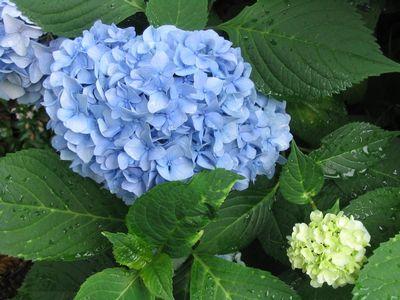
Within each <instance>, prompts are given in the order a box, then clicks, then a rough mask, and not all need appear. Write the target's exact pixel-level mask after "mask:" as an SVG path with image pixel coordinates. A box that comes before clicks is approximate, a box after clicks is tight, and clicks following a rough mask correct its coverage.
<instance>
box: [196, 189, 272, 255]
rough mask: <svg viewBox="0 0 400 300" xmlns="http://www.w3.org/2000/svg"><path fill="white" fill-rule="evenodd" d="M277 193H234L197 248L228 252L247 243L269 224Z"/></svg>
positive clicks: (209, 251)
mask: <svg viewBox="0 0 400 300" xmlns="http://www.w3.org/2000/svg"><path fill="white" fill-rule="evenodd" d="M275 192H276V188H272V189H270V190H267V189H266V190H264V191H261V190H258V189H256V188H250V189H247V190H245V191H240V192H237V191H234V192H232V193H231V194H230V195H229V196H228V198H227V199H226V200H225V202H224V204H223V205H222V206H221V208H220V209H219V210H218V214H217V217H216V218H215V220H213V221H212V222H211V223H210V224H208V225H207V226H206V227H205V229H204V235H203V237H202V238H201V240H200V244H199V246H198V247H197V248H196V251H197V252H199V253H209V254H226V253H231V252H233V251H235V250H238V249H241V248H243V247H245V246H247V245H248V244H249V243H250V242H251V241H253V240H254V239H255V238H256V237H257V235H258V234H259V233H260V231H261V229H263V228H264V227H265V225H266V224H267V222H268V218H269V216H270V211H271V207H272V203H273V202H274V200H275Z"/></svg>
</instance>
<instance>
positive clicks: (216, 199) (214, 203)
mask: <svg viewBox="0 0 400 300" xmlns="http://www.w3.org/2000/svg"><path fill="white" fill-rule="evenodd" d="M238 179H240V177H239V176H238V175H236V174H234V173H231V172H228V171H225V170H222V169H217V170H215V171H211V172H202V173H200V174H199V175H197V176H195V177H194V179H193V181H192V182H190V183H189V184H184V183H180V182H171V183H164V184H160V185H158V186H156V187H154V188H153V189H151V190H150V191H149V192H147V193H146V194H144V195H143V196H141V197H140V198H138V199H137V200H136V201H135V203H134V205H133V206H132V207H131V208H130V209H129V213H128V215H127V221H126V223H127V225H128V229H129V232H132V233H134V234H137V235H139V236H140V237H142V238H143V239H144V240H146V241H147V242H149V243H150V244H152V245H153V246H156V247H159V248H161V249H162V250H163V251H164V252H165V253H168V254H170V255H171V256H172V257H182V256H185V255H187V254H189V253H190V251H191V248H192V246H193V245H194V244H195V243H196V242H197V241H198V240H199V238H200V237H201V235H202V232H201V229H203V228H204V226H206V225H207V224H208V223H209V222H210V221H211V218H212V217H213V214H214V213H215V209H216V208H218V207H219V206H220V205H221V204H222V202H223V200H225V198H226V196H227V195H228V193H229V191H230V190H231V188H232V186H233V185H234V183H235V182H236V181H237V180H238Z"/></svg>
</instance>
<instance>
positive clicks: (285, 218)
mask: <svg viewBox="0 0 400 300" xmlns="http://www.w3.org/2000/svg"><path fill="white" fill-rule="evenodd" d="M310 212H311V206H308V205H307V206H302V205H297V204H292V203H290V202H287V201H286V200H285V199H283V197H282V196H281V195H279V194H278V195H277V201H276V202H275V203H274V205H273V207H272V214H271V215H270V216H269V218H268V222H267V223H266V225H265V226H264V228H263V229H262V231H261V233H260V234H259V235H258V240H259V241H260V243H261V245H262V247H263V249H264V251H265V253H267V254H268V255H270V256H272V257H274V258H275V259H277V260H278V261H279V262H281V263H283V264H285V265H290V263H289V259H288V257H287V254H286V250H287V248H288V247H289V244H288V240H287V238H286V237H287V236H288V235H291V233H292V230H293V226H294V224H296V223H302V222H306V221H307V219H308V218H309V215H310Z"/></svg>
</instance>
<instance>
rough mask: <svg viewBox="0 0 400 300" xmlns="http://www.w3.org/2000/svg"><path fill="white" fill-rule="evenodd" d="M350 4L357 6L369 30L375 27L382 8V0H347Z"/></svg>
mask: <svg viewBox="0 0 400 300" xmlns="http://www.w3.org/2000/svg"><path fill="white" fill-rule="evenodd" d="M347 2H349V3H350V4H351V5H353V6H354V7H355V8H357V12H358V13H359V14H361V16H362V19H363V21H364V23H365V25H366V26H367V27H368V28H370V29H371V30H374V29H375V26H376V23H377V21H378V19H379V16H380V15H381V12H382V9H383V8H384V6H385V5H384V2H385V1H384V0H347Z"/></svg>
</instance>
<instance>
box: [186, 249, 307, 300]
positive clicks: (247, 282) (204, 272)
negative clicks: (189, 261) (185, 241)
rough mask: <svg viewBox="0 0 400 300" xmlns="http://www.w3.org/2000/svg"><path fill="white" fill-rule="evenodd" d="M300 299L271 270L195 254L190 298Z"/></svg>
mask: <svg viewBox="0 0 400 300" xmlns="http://www.w3.org/2000/svg"><path fill="white" fill-rule="evenodd" d="M274 298H276V299H300V298H299V297H298V296H297V295H296V293H295V291H293V290H292V289H291V288H290V287H289V286H287V285H286V284H285V283H284V282H282V281H280V280H279V279H278V278H276V277H275V276H272V275H271V274H270V273H269V272H266V271H261V270H257V269H253V268H248V267H244V266H241V265H238V264H236V263H232V262H228V261H226V260H223V259H220V258H217V257H214V256H197V255H196V256H195V259H194V263H193V267H192V274H191V284H190V299H192V300H202V299H230V300H232V299H249V300H251V299H254V300H255V299H274Z"/></svg>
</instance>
